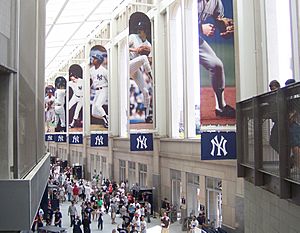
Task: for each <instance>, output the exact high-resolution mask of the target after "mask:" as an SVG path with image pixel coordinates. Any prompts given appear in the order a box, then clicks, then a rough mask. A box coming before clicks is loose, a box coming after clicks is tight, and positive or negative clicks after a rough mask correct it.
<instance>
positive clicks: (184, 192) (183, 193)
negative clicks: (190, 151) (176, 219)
mask: <svg viewBox="0 0 300 233" xmlns="http://www.w3.org/2000/svg"><path fill="white" fill-rule="evenodd" d="M182 197H183V198H184V199H185V204H183V205H181V218H182V219H184V218H186V217H187V215H188V213H187V201H188V200H187V173H186V172H185V171H181V182H180V198H182Z"/></svg>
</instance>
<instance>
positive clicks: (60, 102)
mask: <svg viewBox="0 0 300 233" xmlns="http://www.w3.org/2000/svg"><path fill="white" fill-rule="evenodd" d="M65 97H66V89H57V90H56V91H55V101H54V104H55V126H56V127H57V124H58V122H59V120H60V123H61V125H60V126H61V127H66V112H65Z"/></svg>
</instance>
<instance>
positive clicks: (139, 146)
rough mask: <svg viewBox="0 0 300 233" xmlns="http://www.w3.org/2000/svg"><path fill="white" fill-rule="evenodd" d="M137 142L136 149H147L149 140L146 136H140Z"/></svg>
mask: <svg viewBox="0 0 300 233" xmlns="http://www.w3.org/2000/svg"><path fill="white" fill-rule="evenodd" d="M136 141H137V145H136V149H144V148H145V149H147V147H148V146H147V138H146V137H145V136H143V137H142V136H141V135H140V136H138V137H137V138H136Z"/></svg>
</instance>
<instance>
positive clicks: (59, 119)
mask: <svg viewBox="0 0 300 233" xmlns="http://www.w3.org/2000/svg"><path fill="white" fill-rule="evenodd" d="M66 86H67V81H66V79H65V78H64V77H62V76H59V77H57V78H56V79H55V81H54V85H52V84H49V85H47V86H46V87H45V99H44V102H45V133H46V134H51V133H54V132H66Z"/></svg>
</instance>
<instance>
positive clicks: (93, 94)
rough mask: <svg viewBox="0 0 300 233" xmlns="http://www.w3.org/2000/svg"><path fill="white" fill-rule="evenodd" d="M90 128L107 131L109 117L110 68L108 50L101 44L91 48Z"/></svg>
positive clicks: (95, 130) (93, 130)
mask: <svg viewBox="0 0 300 233" xmlns="http://www.w3.org/2000/svg"><path fill="white" fill-rule="evenodd" d="M89 65H90V84H91V89H90V116H91V121H90V124H91V126H90V130H91V131H92V132H98V131H101V132H107V130H108V126H109V117H108V70H107V51H106V49H105V48H104V47H103V46H101V45H95V46H93V47H92V48H91V50H90V64H89Z"/></svg>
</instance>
